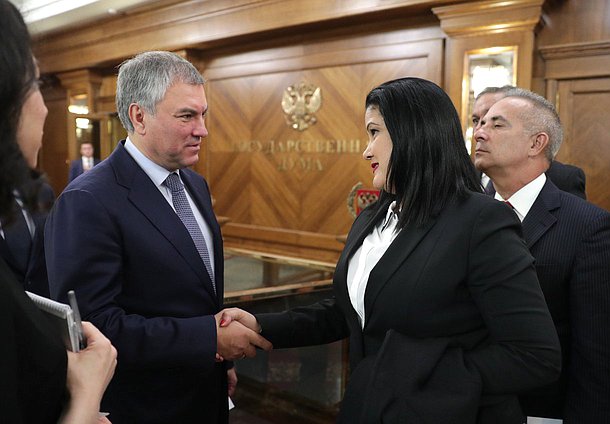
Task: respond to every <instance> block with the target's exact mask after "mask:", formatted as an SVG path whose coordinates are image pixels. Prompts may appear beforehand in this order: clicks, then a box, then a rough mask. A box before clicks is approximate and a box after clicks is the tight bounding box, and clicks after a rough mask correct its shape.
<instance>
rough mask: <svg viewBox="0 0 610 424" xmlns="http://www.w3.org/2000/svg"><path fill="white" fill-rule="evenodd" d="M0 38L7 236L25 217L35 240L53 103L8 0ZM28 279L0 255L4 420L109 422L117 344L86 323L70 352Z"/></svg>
mask: <svg viewBox="0 0 610 424" xmlns="http://www.w3.org/2000/svg"><path fill="white" fill-rule="evenodd" d="M0 40H2V43H0V219H1V220H2V226H1V227H0V235H1V238H2V240H3V241H4V240H5V237H7V236H8V234H9V233H10V232H11V231H13V230H14V229H15V228H14V227H15V226H16V225H17V224H16V223H18V222H19V221H21V224H19V225H22V226H23V229H24V231H25V232H26V234H25V235H23V237H24V238H28V239H29V238H30V235H31V233H30V232H29V228H31V225H32V221H34V220H30V219H26V218H28V217H29V216H31V215H30V214H31V213H32V214H33V211H35V210H36V208H37V206H38V201H39V199H40V196H39V190H40V187H41V181H40V179H39V178H38V177H37V175H36V174H33V173H32V169H34V168H35V167H36V165H37V161H38V151H39V150H40V147H41V145H42V129H43V126H44V122H45V119H46V116H47V108H46V106H45V104H44V101H43V99H42V95H41V93H40V90H39V86H38V67H37V66H36V63H35V60H34V58H33V56H32V52H31V50H30V38H29V34H28V31H27V28H26V26H25V23H24V22H23V18H22V17H21V15H20V14H19V11H18V10H17V9H16V8H15V6H14V5H12V4H11V3H10V2H9V1H7V0H0ZM15 193H18V196H19V197H18V200H19V201H18V202H17V203H16V202H15V199H16V195H15ZM28 224H29V225H30V227H29V226H28ZM9 238H10V237H9ZM13 247H14V246H13ZM11 255H13V252H12V251H11ZM12 259H16V258H12ZM20 277H21V274H20V272H19V271H18V270H17V269H16V267H15V263H14V262H11V261H9V260H6V259H5V256H4V254H3V255H0V338H1V340H2V342H1V343H2V347H0V398H1V399H2V410H1V411H0V421H1V422H3V423H11V424H13V423H24V424H30V423H31V424H34V423H36V424H47V423H48V424H51V423H53V424H56V423H59V424H95V423H109V421H108V419H107V418H106V417H101V418H100V417H99V414H98V411H99V410H100V409H99V407H100V401H101V398H102V394H103V392H104V389H105V387H106V386H107V385H108V382H109V380H110V379H111V378H112V374H113V372H114V368H115V366H116V350H115V349H114V348H113V347H112V345H111V344H110V342H109V341H108V339H107V338H105V337H104V336H103V335H102V334H101V333H100V332H99V331H98V330H97V329H96V328H95V327H93V325H91V324H90V323H83V328H84V333H85V336H86V338H87V342H88V346H87V348H86V349H84V350H82V351H80V352H79V353H73V352H67V351H66V348H65V346H64V344H63V342H62V339H61V336H60V334H58V333H57V331H56V328H55V327H54V326H52V325H51V323H50V322H49V321H48V319H47V317H46V316H45V315H43V314H42V313H41V312H40V310H38V308H37V307H36V306H35V305H34V303H33V302H32V301H31V300H30V298H29V297H28V296H27V295H26V294H25V291H24V290H23V286H22V284H21V283H22V282H21V281H20Z"/></svg>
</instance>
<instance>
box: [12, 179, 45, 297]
mask: <svg viewBox="0 0 610 424" xmlns="http://www.w3.org/2000/svg"><path fill="white" fill-rule="evenodd" d="M37 184H39V183H37ZM54 198H55V195H54V194H53V189H52V188H51V186H49V185H48V184H46V183H42V184H41V185H40V189H39V192H38V209H37V210H36V211H32V210H29V209H28V208H26V207H25V206H24V205H23V202H22V201H21V200H20V196H19V193H18V192H17V191H15V198H14V199H13V209H14V211H15V213H14V217H13V219H12V220H11V221H6V220H4V219H0V257H2V259H4V261H5V262H6V263H7V265H8V266H9V267H10V268H11V270H12V271H13V273H14V274H15V277H16V278H17V280H18V281H19V282H20V283H21V284H23V288H24V289H25V290H28V291H31V292H33V293H36V294H39V295H41V296H46V297H49V284H48V280H47V268H46V263H45V255H44V240H43V236H44V225H45V221H46V219H47V213H48V211H49V209H50V208H51V206H52V204H53V200H54Z"/></svg>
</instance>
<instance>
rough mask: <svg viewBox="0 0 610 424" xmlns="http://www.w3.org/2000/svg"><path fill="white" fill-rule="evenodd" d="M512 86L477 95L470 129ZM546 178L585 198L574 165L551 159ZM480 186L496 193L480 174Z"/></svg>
mask: <svg viewBox="0 0 610 424" xmlns="http://www.w3.org/2000/svg"><path fill="white" fill-rule="evenodd" d="M514 88H516V87H513V86H512V85H504V86H502V87H487V88H485V89H484V90H483V91H481V92H480V93H479V95H478V96H477V98H476V99H475V101H474V105H473V107H472V128H473V130H474V131H476V130H477V127H478V125H479V122H480V121H481V118H482V117H483V116H485V114H486V113H487V111H488V110H489V108H490V107H491V105H493V104H494V103H495V102H497V101H498V100H500V99H501V98H503V97H504V96H505V95H506V92H508V91H510V90H512V89H514ZM546 176H547V177H548V178H549V179H550V180H551V181H553V183H554V184H555V185H556V186H557V187H558V188H559V189H560V190H563V191H567V192H568V193H572V194H574V195H576V196H578V197H581V198H583V199H586V198H587V194H586V192H585V183H586V178H585V173H584V171H583V170H582V169H580V168H579V167H577V166H574V165H567V164H563V163H561V162H559V161H557V160H555V159H554V158H553V160H552V161H551V165H550V166H549V168H548V169H547V170H546ZM481 184H482V185H483V187H484V188H485V193H487V194H489V195H490V196H493V195H494V194H495V193H496V190H495V189H494V186H493V183H492V182H491V181H490V180H489V177H488V176H487V175H485V174H482V178H481Z"/></svg>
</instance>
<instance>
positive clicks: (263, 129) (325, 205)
mask: <svg viewBox="0 0 610 424" xmlns="http://www.w3.org/2000/svg"><path fill="white" fill-rule="evenodd" d="M418 31H419V34H420V37H421V36H422V35H423V34H425V35H426V37H428V38H430V37H431V36H432V35H433V34H436V35H437V36H438V35H439V34H438V32H437V31H436V30H428V31H424V30H421V29H420V30H418ZM413 35H414V34H413V33H412V32H409V31H402V32H400V31H399V32H394V33H391V34H390V33H387V34H385V37H382V36H379V35H375V36H370V37H349V38H346V39H345V40H343V41H344V42H339V41H335V42H330V43H324V42H321V43H315V44H314V43H308V44H302V45H298V46H281V47H277V49H275V51H274V49H262V50H260V51H259V52H257V51H252V50H247V52H244V53H240V52H236V53H234V54H227V55H220V56H217V57H214V58H208V59H206V60H205V62H206V63H208V64H209V67H208V68H207V69H206V70H205V72H204V74H205V75H206V77H207V78H208V83H207V84H206V94H207V97H208V103H209V105H210V109H209V115H208V129H209V136H208V141H207V152H206V154H205V158H206V159H205V161H204V162H203V163H202V162H200V164H199V165H198V168H197V169H198V171H199V172H201V173H203V174H205V175H206V176H207V178H208V181H209V183H210V187H211V190H212V193H213V196H214V198H215V199H216V204H215V206H214V208H215V211H216V213H217V214H219V215H222V216H227V217H229V218H230V222H229V223H228V224H226V225H225V226H224V227H223V233H224V236H225V239H226V243H227V245H229V246H231V245H232V246H240V247H249V248H252V249H258V250H260V249H263V250H266V251H271V252H281V253H284V254H287V253H290V254H292V255H295V256H303V257H309V258H317V259H321V260H331V261H332V260H334V259H336V257H337V255H338V253H339V252H340V250H341V249H342V247H343V245H342V243H340V242H338V241H337V236H338V235H340V234H344V233H346V232H347V231H348V229H349V227H350V225H351V222H352V217H351V216H350V214H349V212H348V210H347V207H346V198H347V195H348V193H349V191H350V189H351V187H352V186H353V185H354V184H355V183H356V182H358V181H361V182H363V183H364V184H365V186H370V183H371V171H370V167H369V166H368V163H367V162H365V161H364V160H363V159H362V151H363V150H364V148H365V146H366V142H367V137H366V133H365V131H364V123H363V117H364V98H365V96H366V94H367V93H368V92H369V91H370V89H371V88H373V87H374V86H376V85H378V84H379V83H381V82H384V81H387V80H390V79H394V78H398V77H402V76H420V77H424V78H427V79H430V80H433V81H435V82H437V83H439V84H440V83H441V78H442V72H441V70H442V39H441V38H436V39H426V38H424V39H422V40H413V39H412V38H413ZM388 39H390V40H392V42H391V43H388ZM406 40H411V41H406ZM355 46H360V48H355ZM251 64H254V65H256V64H260V66H250V65H251ZM301 81H303V82H305V83H307V84H312V85H314V86H316V87H320V89H321V92H322V99H323V100H322V107H321V108H320V110H319V111H318V112H317V113H316V117H317V122H316V123H315V124H314V125H312V126H310V127H309V128H308V129H307V130H305V131H303V132H299V131H296V130H294V129H292V128H291V127H289V126H288V125H287V124H286V122H285V118H284V112H283V110H282V107H281V101H282V95H283V93H284V90H285V89H286V88H287V87H288V86H291V85H294V84H298V83H300V82H301Z"/></svg>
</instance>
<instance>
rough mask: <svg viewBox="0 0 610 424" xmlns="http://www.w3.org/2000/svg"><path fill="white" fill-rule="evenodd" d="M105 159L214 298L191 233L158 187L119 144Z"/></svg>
mask: <svg viewBox="0 0 610 424" xmlns="http://www.w3.org/2000/svg"><path fill="white" fill-rule="evenodd" d="M108 160H109V161H110V163H111V164H112V167H113V169H114V171H115V174H116V177H117V183H118V184H120V185H122V186H124V187H126V188H127V189H128V190H129V195H128V198H129V200H130V201H131V202H132V203H133V204H134V206H135V207H136V208H137V209H138V210H139V211H140V212H142V214H143V215H144V216H146V218H147V219H148V220H149V221H150V223H151V224H152V225H153V226H155V227H156V228H157V230H159V232H160V233H161V234H163V236H164V237H165V238H166V239H167V240H168V241H169V242H170V243H171V244H172V245H173V246H174V248H175V249H176V251H177V252H178V253H179V254H180V256H182V257H183V258H184V260H185V261H186V263H187V264H188V265H189V267H190V268H191V269H192V270H193V271H194V272H195V273H196V274H197V276H198V277H199V279H200V280H201V281H204V282H206V284H204V286H205V288H206V290H208V291H209V292H210V295H211V296H212V297H215V296H214V290H213V288H212V284H211V281H210V277H209V275H208V273H207V271H206V270H205V265H204V264H203V261H202V260H201V257H200V256H199V253H198V252H197V249H196V248H195V245H194V244H193V241H192V239H191V236H190V235H189V233H188V231H187V229H186V227H185V226H184V224H182V221H180V218H178V215H176V213H175V212H174V211H173V209H172V207H171V206H170V205H169V203H167V201H166V200H165V198H164V197H163V195H162V194H161V192H160V191H159V189H158V188H157V187H155V185H154V184H153V182H152V181H151V180H150V178H149V177H148V175H146V173H145V172H144V171H143V170H142V169H141V168H140V166H139V165H138V164H137V163H136V162H135V161H134V160H133V158H132V157H131V156H130V155H129V153H127V151H126V150H125V148H124V147H123V145H122V143H120V144H119V146H118V147H117V149H116V150H115V151H114V152H113V154H112V155H111V156H110V157H109V158H108Z"/></svg>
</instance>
